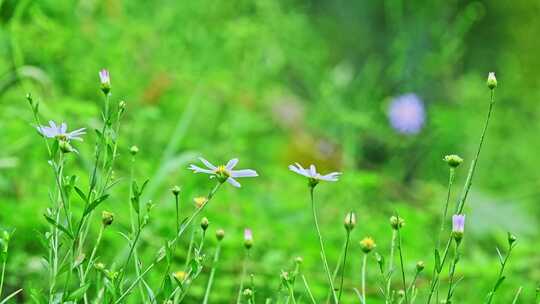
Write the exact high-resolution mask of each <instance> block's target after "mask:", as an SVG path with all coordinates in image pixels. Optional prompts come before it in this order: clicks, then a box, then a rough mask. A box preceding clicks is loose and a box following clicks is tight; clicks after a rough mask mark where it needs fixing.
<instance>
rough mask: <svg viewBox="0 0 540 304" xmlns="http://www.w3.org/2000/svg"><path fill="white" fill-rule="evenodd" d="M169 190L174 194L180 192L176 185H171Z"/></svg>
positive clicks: (176, 194)
mask: <svg viewBox="0 0 540 304" xmlns="http://www.w3.org/2000/svg"><path fill="white" fill-rule="evenodd" d="M171 192H172V194H173V195H174V196H178V194H180V187H178V186H174V187H172V189H171Z"/></svg>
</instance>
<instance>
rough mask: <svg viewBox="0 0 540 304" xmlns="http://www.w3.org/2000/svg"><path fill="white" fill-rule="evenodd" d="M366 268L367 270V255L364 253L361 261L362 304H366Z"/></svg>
mask: <svg viewBox="0 0 540 304" xmlns="http://www.w3.org/2000/svg"><path fill="white" fill-rule="evenodd" d="M366 268H367V253H364V258H363V259H362V304H366Z"/></svg>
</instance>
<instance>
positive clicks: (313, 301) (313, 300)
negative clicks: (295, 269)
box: [302, 275, 317, 304]
mask: <svg viewBox="0 0 540 304" xmlns="http://www.w3.org/2000/svg"><path fill="white" fill-rule="evenodd" d="M302 281H303V282H304V286H305V287H306V291H307V293H308V295H309V299H310V300H311V303H313V304H317V301H315V297H313V293H311V289H310V288H309V284H308V282H307V280H306V277H305V276H304V275H302Z"/></svg>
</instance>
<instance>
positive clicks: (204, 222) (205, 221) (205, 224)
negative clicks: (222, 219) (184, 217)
mask: <svg viewBox="0 0 540 304" xmlns="http://www.w3.org/2000/svg"><path fill="white" fill-rule="evenodd" d="M209 225H210V222H209V221H208V218H206V217H203V218H202V219H201V228H202V230H203V231H206V229H208V226H209Z"/></svg>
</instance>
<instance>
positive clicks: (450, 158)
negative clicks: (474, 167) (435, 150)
mask: <svg viewBox="0 0 540 304" xmlns="http://www.w3.org/2000/svg"><path fill="white" fill-rule="evenodd" d="M443 160H444V161H445V162H447V163H448V165H449V166H450V167H452V168H457V167H459V165H461V163H462V162H463V158H461V157H459V155H455V154H451V155H446V156H445V157H444V158H443Z"/></svg>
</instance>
